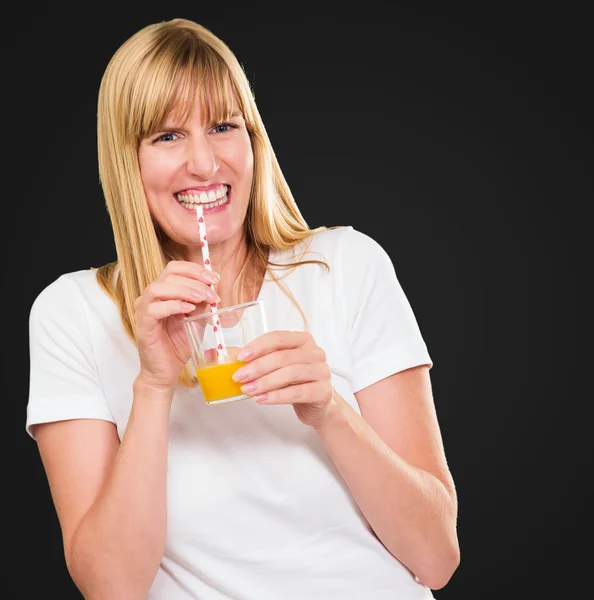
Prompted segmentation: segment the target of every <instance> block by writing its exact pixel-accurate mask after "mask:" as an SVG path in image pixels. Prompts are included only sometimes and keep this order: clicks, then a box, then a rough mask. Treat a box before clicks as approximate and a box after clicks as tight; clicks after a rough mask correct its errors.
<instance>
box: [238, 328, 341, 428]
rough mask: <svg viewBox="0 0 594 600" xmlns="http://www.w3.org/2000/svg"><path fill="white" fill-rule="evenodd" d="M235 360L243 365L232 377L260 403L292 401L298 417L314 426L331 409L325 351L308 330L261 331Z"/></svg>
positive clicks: (322, 420) (331, 402) (328, 371)
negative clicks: (243, 362) (242, 362)
mask: <svg viewBox="0 0 594 600" xmlns="http://www.w3.org/2000/svg"><path fill="white" fill-rule="evenodd" d="M238 359H239V360H243V361H245V362H246V363H247V364H246V365H244V366H243V367H241V368H240V369H238V370H237V371H236V372H235V375H234V376H233V379H235V381H238V382H240V383H241V384H242V391H243V392H244V393H245V394H248V395H249V396H254V397H255V398H256V400H257V402H259V403H260V404H292V405H293V408H294V409H295V412H296V414H297V417H298V418H299V420H300V421H301V422H302V423H304V424H305V425H310V426H311V427H314V428H316V427H320V426H321V425H323V424H324V423H325V422H326V420H327V419H328V417H329V415H330V414H331V412H332V410H333V409H334V408H335V400H334V396H333V391H334V390H333V388H332V381H331V378H330V367H329V365H328V363H327V362H326V353H325V352H324V350H323V349H322V348H320V347H319V346H318V345H317V344H316V342H315V340H314V339H313V337H312V335H311V334H310V333H307V332H301V331H271V332H269V333H265V334H263V335H261V336H260V337H258V338H257V339H255V340H253V341H251V342H250V343H249V344H246V346H244V347H243V348H242V350H241V352H240V353H239V355H238Z"/></svg>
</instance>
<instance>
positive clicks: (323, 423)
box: [313, 391, 350, 435]
mask: <svg viewBox="0 0 594 600" xmlns="http://www.w3.org/2000/svg"><path fill="white" fill-rule="evenodd" d="M348 408H350V407H349V406H348V404H347V403H346V401H345V400H344V398H343V397H342V396H340V395H339V394H338V393H337V392H336V391H333V393H332V400H331V401H330V403H329V404H328V407H327V408H326V411H325V414H324V417H323V418H322V419H320V420H319V421H318V423H316V424H315V425H314V426H313V428H314V430H315V431H316V432H317V433H318V435H322V434H324V433H325V432H326V431H328V430H331V429H332V428H333V427H335V426H336V424H338V423H341V422H344V421H345V420H346V418H347V413H346V410H347V409H348Z"/></svg>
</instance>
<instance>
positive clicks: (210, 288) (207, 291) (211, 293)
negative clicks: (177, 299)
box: [164, 275, 221, 302]
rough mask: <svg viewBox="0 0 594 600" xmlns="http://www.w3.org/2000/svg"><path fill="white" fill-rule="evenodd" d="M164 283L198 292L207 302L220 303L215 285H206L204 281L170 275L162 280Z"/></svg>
mask: <svg viewBox="0 0 594 600" xmlns="http://www.w3.org/2000/svg"><path fill="white" fill-rule="evenodd" d="M164 282H166V283H173V284H176V285H185V286H187V287H189V288H192V289H195V290H198V291H199V292H201V293H202V294H204V295H205V297H206V298H207V300H208V301H209V302H220V301H221V299H220V298H219V296H218V295H217V290H216V284H214V283H206V282H204V281H198V280H196V279H193V278H192V277H185V276H182V275H170V276H169V277H167V279H165V280H164Z"/></svg>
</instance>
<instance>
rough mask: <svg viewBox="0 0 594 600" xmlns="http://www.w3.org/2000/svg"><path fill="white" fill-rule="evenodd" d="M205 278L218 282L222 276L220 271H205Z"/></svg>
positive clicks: (211, 281)
mask: <svg viewBox="0 0 594 600" xmlns="http://www.w3.org/2000/svg"><path fill="white" fill-rule="evenodd" d="M204 278H205V279H206V280H208V281H210V283H217V282H218V281H219V279H221V276H220V275H219V274H218V273H215V272H214V271H205V272H204Z"/></svg>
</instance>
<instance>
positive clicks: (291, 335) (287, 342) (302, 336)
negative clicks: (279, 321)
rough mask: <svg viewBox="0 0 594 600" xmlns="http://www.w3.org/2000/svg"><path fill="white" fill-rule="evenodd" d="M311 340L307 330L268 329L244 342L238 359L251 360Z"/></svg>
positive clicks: (301, 344) (302, 344) (296, 346)
mask: <svg viewBox="0 0 594 600" xmlns="http://www.w3.org/2000/svg"><path fill="white" fill-rule="evenodd" d="M310 341H313V338H312V336H311V334H310V333H309V332H307V331H270V332H268V333H264V334H262V335H261V336H259V337H257V338H256V339H255V340H252V341H251V342H250V343H249V344H246V345H245V346H244V347H243V348H242V350H241V352H240V353H239V360H253V359H254V358H257V357H259V356H263V355H265V354H269V353H270V352H274V351H276V350H282V349H287V348H299V347H300V346H304V345H305V344H307V343H308V342H310Z"/></svg>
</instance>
